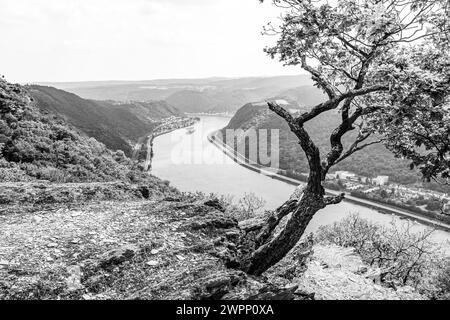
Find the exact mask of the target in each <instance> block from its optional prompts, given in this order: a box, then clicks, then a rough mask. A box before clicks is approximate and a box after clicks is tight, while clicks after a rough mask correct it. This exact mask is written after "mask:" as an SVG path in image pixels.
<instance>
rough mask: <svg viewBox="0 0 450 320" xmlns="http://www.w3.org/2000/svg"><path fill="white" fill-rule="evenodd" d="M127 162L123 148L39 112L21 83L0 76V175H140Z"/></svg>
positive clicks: (72, 178) (75, 178)
mask: <svg viewBox="0 0 450 320" xmlns="http://www.w3.org/2000/svg"><path fill="white" fill-rule="evenodd" d="M75 99H76V96H75ZM75 101H78V100H75ZM52 102H54V100H52ZM41 108H42V107H41ZM69 110H70V109H69ZM80 114H81V115H83V116H84V117H86V118H89V114H83V113H80ZM92 117H93V118H94V117H95V116H92ZM132 165H133V164H132V162H131V160H130V159H128V158H127V157H126V156H125V155H124V153H123V152H113V151H110V150H109V149H107V148H106V146H105V145H104V144H102V143H100V142H98V141H96V140H95V139H93V138H89V137H87V136H86V135H84V134H82V133H79V132H78V131H77V130H76V129H75V128H73V127H72V126H70V125H68V124H67V123H66V122H65V121H64V119H62V118H61V117H59V116H57V115H54V114H49V113H47V112H43V111H42V110H41V109H40V108H39V107H37V106H36V101H34V99H33V97H32V96H31V95H30V93H29V92H28V91H27V90H26V89H25V88H23V87H21V86H19V85H13V84H9V83H7V82H6V81H4V80H0V181H30V180H36V179H40V180H49V181H57V182H82V181H89V182H92V181H112V180H123V181H130V179H137V178H139V177H141V176H142V173H139V172H136V171H134V170H133V169H132Z"/></svg>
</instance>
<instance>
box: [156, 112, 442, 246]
mask: <svg viewBox="0 0 450 320" xmlns="http://www.w3.org/2000/svg"><path fill="white" fill-rule="evenodd" d="M200 119H201V120H200V122H198V123H197V124H196V125H195V126H194V128H195V132H194V133H190V132H189V130H186V129H179V130H176V131H174V132H172V133H169V134H166V135H163V136H159V137H157V138H156V139H155V140H154V147H153V150H154V158H153V169H152V174H153V175H155V176H157V177H159V178H161V179H165V180H169V181H170V183H171V185H173V186H174V187H177V188H178V189H179V190H181V191H192V192H194V191H202V192H205V193H207V194H210V193H217V194H223V195H230V196H233V197H234V199H239V198H240V197H242V196H243V195H244V194H245V193H254V194H255V195H257V196H258V197H261V198H263V199H264V200H265V201H266V209H275V208H277V207H278V206H280V205H281V204H283V203H284V201H286V200H287V199H288V198H289V196H290V195H291V194H292V192H293V191H294V189H295V186H293V185H290V184H288V183H286V182H282V181H279V180H275V179H272V178H270V177H268V176H265V175H262V174H259V173H257V172H254V171H251V170H248V169H246V168H244V167H242V166H240V165H239V164H237V163H235V162H233V161H232V160H231V159H230V158H229V157H227V156H226V155H225V154H224V153H223V152H222V151H221V150H220V149H219V148H217V147H216V146H215V145H213V144H212V143H210V142H209V141H208V139H207V136H208V134H210V133H212V132H214V131H216V130H219V129H222V128H224V127H225V126H227V124H228V122H229V121H230V118H227V117H219V116H201V117H200ZM351 213H358V214H359V215H360V216H361V217H363V218H367V219H369V220H371V221H375V222H378V223H381V224H389V223H391V222H394V223H413V224H414V226H413V230H414V231H418V232H420V231H423V230H425V228H427V227H426V226H424V225H422V224H419V223H417V222H412V221H409V222H407V220H406V219H404V220H401V219H400V218H399V217H397V216H394V215H392V214H383V213H381V212H378V211H376V210H374V209H371V208H368V207H364V206H361V205H357V204H354V203H351V202H346V201H344V202H342V203H340V204H338V205H332V206H328V207H327V208H325V209H323V210H321V211H320V212H318V213H317V214H316V215H315V217H314V218H313V220H312V221H311V223H310V225H309V226H308V229H307V233H309V232H314V231H316V230H317V228H318V227H319V226H321V225H327V224H331V223H333V222H335V221H339V220H342V219H343V218H344V217H345V216H347V215H349V214H351ZM433 239H434V240H435V241H436V242H439V243H443V242H446V241H450V233H448V232H446V231H442V230H436V231H435V233H434V234H433Z"/></svg>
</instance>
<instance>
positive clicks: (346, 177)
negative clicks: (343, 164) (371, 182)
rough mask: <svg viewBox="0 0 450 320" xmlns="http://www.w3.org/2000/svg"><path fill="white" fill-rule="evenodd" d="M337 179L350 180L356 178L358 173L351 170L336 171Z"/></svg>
mask: <svg viewBox="0 0 450 320" xmlns="http://www.w3.org/2000/svg"><path fill="white" fill-rule="evenodd" d="M335 175H336V179H342V180H349V179H351V178H355V177H356V174H354V173H353V172H349V171H336V172H335Z"/></svg>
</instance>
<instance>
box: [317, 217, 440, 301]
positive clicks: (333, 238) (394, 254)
mask: <svg viewBox="0 0 450 320" xmlns="http://www.w3.org/2000/svg"><path fill="white" fill-rule="evenodd" d="M411 227H412V225H411V224H410V223H405V224H402V225H397V224H394V223H392V224H391V226H390V227H384V226H380V225H378V224H375V223H373V222H370V221H368V220H365V219H362V218H360V217H359V216H358V215H357V214H352V215H350V216H348V217H346V218H345V219H343V220H342V221H340V222H336V223H334V224H333V225H330V226H322V227H321V228H319V231H318V232H317V235H316V240H317V241H318V242H325V243H331V244H336V245H339V246H342V247H352V248H355V251H356V253H358V254H359V255H361V257H362V259H363V260H364V261H365V262H366V263H367V264H368V265H370V266H372V267H375V268H380V270H381V274H380V277H381V281H382V282H383V283H384V284H386V285H390V286H393V287H394V288H395V287H396V286H404V285H411V286H413V287H414V288H416V289H418V290H419V291H421V292H422V293H425V294H426V295H428V296H429V297H434V296H436V295H438V294H439V295H441V296H442V295H443V293H439V292H445V290H447V292H448V282H447V283H446V282H445V281H448V279H449V277H446V276H445V273H442V272H440V271H441V269H442V264H443V259H442V252H441V251H440V249H439V247H438V246H437V245H436V244H435V243H433V242H432V241H431V240H430V238H431V235H432V234H433V231H434V230H431V229H429V230H426V231H423V232H417V233H415V232H413V231H412V229H411ZM447 264H448V263H447ZM445 288H447V289H445Z"/></svg>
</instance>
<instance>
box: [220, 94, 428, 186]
mask: <svg viewBox="0 0 450 320" xmlns="http://www.w3.org/2000/svg"><path fill="white" fill-rule="evenodd" d="M287 108H290V107H289V106H288V107H287ZM293 108H296V106H293ZM302 108H305V107H302ZM302 108H300V111H301V110H302ZM339 121H340V118H339V115H338V113H337V112H336V113H333V112H327V113H324V114H322V115H321V116H319V117H317V118H316V119H313V120H312V121H310V122H308V123H306V125H305V127H306V129H307V130H308V132H309V133H310V135H311V138H312V139H313V140H314V142H315V143H316V144H317V146H318V147H319V148H320V150H321V152H322V154H323V155H324V154H326V153H327V152H328V151H329V149H330V143H329V136H330V134H331V132H332V130H333V129H334V128H335V127H336V126H337V125H338V124H339ZM239 128H241V129H242V128H243V129H249V128H254V129H257V130H258V129H278V130H280V167H281V169H284V170H296V171H299V172H308V164H307V160H306V157H305V155H304V153H303V152H302V150H301V148H300V146H299V144H298V140H297V138H296V136H295V135H294V134H293V133H292V132H291V131H290V129H289V127H288V125H287V124H286V122H285V121H284V120H283V119H282V118H280V117H279V116H277V115H276V114H274V113H273V112H271V111H270V110H268V107H267V105H266V104H264V103H253V104H246V105H245V106H243V107H242V108H241V109H240V110H238V112H237V113H236V115H235V116H234V117H233V118H232V119H231V121H230V122H229V124H228V126H227V127H226V128H225V129H239ZM354 135H355V133H350V134H348V135H347V136H346V137H345V138H344V146H345V145H349V143H351V141H353V139H354V138H355V137H354ZM333 169H334V170H348V171H352V172H355V173H357V174H360V175H364V176H369V177H370V176H377V175H388V176H390V177H391V180H392V181H394V182H398V183H402V184H413V183H420V182H421V179H420V176H419V174H418V173H417V172H416V171H411V170H409V162H408V161H405V160H400V159H397V158H395V157H394V155H393V154H392V153H391V152H390V151H389V150H387V149H386V148H385V147H384V146H383V145H373V146H370V147H368V148H366V149H364V152H359V153H355V154H354V155H353V156H352V157H350V158H349V159H347V160H345V161H343V162H342V163H340V164H338V165H336V167H334V168H333Z"/></svg>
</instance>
